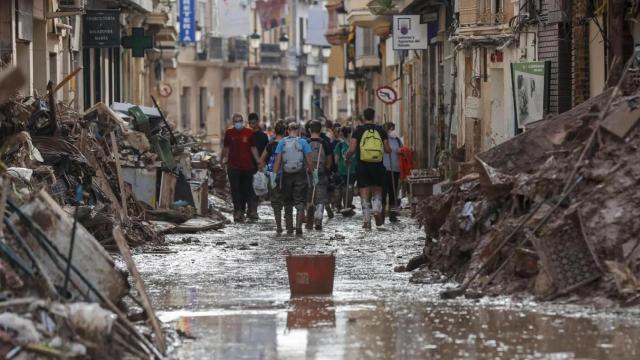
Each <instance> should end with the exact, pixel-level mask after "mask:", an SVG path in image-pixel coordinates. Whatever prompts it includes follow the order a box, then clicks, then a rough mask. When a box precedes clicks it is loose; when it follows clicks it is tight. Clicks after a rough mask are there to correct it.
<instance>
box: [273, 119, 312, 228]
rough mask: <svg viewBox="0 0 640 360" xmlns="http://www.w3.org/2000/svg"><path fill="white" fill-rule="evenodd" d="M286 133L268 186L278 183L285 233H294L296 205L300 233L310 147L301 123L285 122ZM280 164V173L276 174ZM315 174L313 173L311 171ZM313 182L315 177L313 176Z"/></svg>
mask: <svg viewBox="0 0 640 360" xmlns="http://www.w3.org/2000/svg"><path fill="white" fill-rule="evenodd" d="M288 131H289V136H287V137H285V138H284V139H282V140H280V142H279V143H278V146H277V147H276V151H275V153H276V160H275V163H274V165H273V173H272V174H273V175H271V187H275V186H280V189H281V194H282V197H283V199H282V200H283V202H284V219H285V227H286V229H287V234H289V235H291V234H293V208H294V207H295V208H296V224H295V228H296V234H297V235H302V222H303V220H304V207H305V203H306V201H307V189H308V187H309V173H312V172H313V162H312V161H311V155H310V153H311V146H309V143H308V142H306V141H305V140H304V139H302V138H301V137H300V125H299V124H298V123H296V122H291V123H289V125H288ZM280 167H282V175H281V177H280V179H279V181H277V180H278V179H276V175H275V174H278V172H279V171H280ZM314 175H315V174H314ZM313 178H314V181H316V179H317V177H316V176H313Z"/></svg>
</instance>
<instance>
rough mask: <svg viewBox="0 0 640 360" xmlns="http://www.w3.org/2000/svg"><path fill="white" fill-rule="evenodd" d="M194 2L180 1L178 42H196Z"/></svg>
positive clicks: (189, 0)
mask: <svg viewBox="0 0 640 360" xmlns="http://www.w3.org/2000/svg"><path fill="white" fill-rule="evenodd" d="M194 2H195V0H180V4H179V7H178V10H179V12H180V15H179V16H180V42H181V43H192V42H195V41H196V7H195V4H194Z"/></svg>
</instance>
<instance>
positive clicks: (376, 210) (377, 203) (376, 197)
mask: <svg viewBox="0 0 640 360" xmlns="http://www.w3.org/2000/svg"><path fill="white" fill-rule="evenodd" d="M371 208H372V210H373V217H374V218H375V219H376V226H382V225H383V224H384V214H383V213H382V196H381V195H380V194H373V195H372V196H371Z"/></svg>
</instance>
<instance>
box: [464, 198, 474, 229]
mask: <svg viewBox="0 0 640 360" xmlns="http://www.w3.org/2000/svg"><path fill="white" fill-rule="evenodd" d="M475 210H476V203H475V202H473V201H467V202H466V203H464V207H463V208H462V212H461V213H460V217H461V218H462V221H461V222H460V228H461V229H463V230H464V231H469V230H471V228H472V227H473V224H475V223H476V219H475V217H474V216H473V213H474V211H475Z"/></svg>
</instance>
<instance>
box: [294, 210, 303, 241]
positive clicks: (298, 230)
mask: <svg viewBox="0 0 640 360" xmlns="http://www.w3.org/2000/svg"><path fill="white" fill-rule="evenodd" d="M297 210H298V211H297V213H296V235H302V223H303V222H304V210H303V208H302V207H300V208H297Z"/></svg>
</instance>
